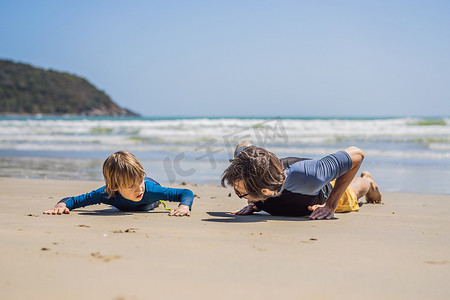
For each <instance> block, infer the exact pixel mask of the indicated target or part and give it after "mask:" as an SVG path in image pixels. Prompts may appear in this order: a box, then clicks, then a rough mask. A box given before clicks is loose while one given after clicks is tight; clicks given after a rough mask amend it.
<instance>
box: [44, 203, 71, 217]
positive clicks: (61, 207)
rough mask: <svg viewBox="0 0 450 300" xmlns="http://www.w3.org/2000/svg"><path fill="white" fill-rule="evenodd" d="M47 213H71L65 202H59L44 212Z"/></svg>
mask: <svg viewBox="0 0 450 300" xmlns="http://www.w3.org/2000/svg"><path fill="white" fill-rule="evenodd" d="M43 213H44V214H47V215H61V214H70V210H69V209H68V208H67V206H66V204H65V203H64V202H59V203H58V204H56V205H55V207H53V208H52V209H49V210H47V211H44V212H43Z"/></svg>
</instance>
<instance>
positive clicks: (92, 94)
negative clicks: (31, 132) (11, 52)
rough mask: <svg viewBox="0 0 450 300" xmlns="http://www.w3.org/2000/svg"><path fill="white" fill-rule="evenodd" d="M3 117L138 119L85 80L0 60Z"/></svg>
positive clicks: (0, 111) (0, 109)
mask: <svg viewBox="0 0 450 300" xmlns="http://www.w3.org/2000/svg"><path fill="white" fill-rule="evenodd" d="M0 113H1V114H50V115H65V114H69V115H100V116H119V115H136V114H135V113H133V112H131V111H129V110H127V109H125V108H121V107H119V106H118V105H117V104H116V103H114V102H113V101H112V100H111V99H110V97H109V96H108V95H106V94H105V93H104V92H103V91H100V90H98V89H97V88H96V87H95V86H93V85H92V84H91V83H89V82H88V81H87V80H86V79H84V78H81V77H78V76H75V75H72V74H68V73H63V72H57V71H53V70H44V69H40V68H35V67H33V66H31V65H27V64H23V63H15V62H12V61H8V60H0Z"/></svg>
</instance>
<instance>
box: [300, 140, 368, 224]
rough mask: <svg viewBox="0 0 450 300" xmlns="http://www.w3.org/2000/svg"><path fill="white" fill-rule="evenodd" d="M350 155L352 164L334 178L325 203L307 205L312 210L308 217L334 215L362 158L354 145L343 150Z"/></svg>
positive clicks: (362, 155)
mask: <svg viewBox="0 0 450 300" xmlns="http://www.w3.org/2000/svg"><path fill="white" fill-rule="evenodd" d="M344 151H345V152H347V153H348V155H349V156H350V159H351V162H352V166H351V168H350V170H348V171H347V172H346V173H344V174H342V175H341V176H339V177H338V178H337V179H336V184H335V185H334V188H333V190H332V191H331V193H330V195H329V196H328V199H327V201H326V203H325V204H324V205H323V206H322V205H321V206H315V207H314V208H313V207H308V208H309V209H310V210H313V212H312V213H311V215H310V217H309V218H310V219H314V220H319V219H331V218H332V217H334V211H335V210H336V208H337V206H338V204H339V200H340V199H341V197H342V195H343V194H344V192H345V190H346V189H347V187H348V186H349V184H350V182H351V181H352V180H353V178H354V177H355V175H356V173H357V172H358V170H359V167H360V166H361V164H362V162H363V160H364V152H363V151H362V150H361V149H359V148H356V147H349V148H347V149H345V150H344Z"/></svg>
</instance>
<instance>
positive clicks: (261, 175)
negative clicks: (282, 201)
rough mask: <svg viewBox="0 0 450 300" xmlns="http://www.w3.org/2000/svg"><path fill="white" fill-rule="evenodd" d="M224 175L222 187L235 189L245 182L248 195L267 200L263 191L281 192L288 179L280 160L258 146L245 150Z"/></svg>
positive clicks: (233, 160)
mask: <svg viewBox="0 0 450 300" xmlns="http://www.w3.org/2000/svg"><path fill="white" fill-rule="evenodd" d="M230 162H231V164H230V165H229V166H228V168H226V169H225V171H224V172H223V174H222V180H221V183H222V186H223V187H225V184H227V185H229V186H232V187H234V185H235V183H236V182H237V181H239V180H243V181H244V187H245V189H246V191H247V193H248V194H249V195H250V196H252V197H255V198H265V197H267V196H265V195H264V194H263V193H262V192H261V190H262V189H269V190H272V191H275V192H278V191H280V189H281V187H282V186H283V183H284V181H285V179H286V174H284V172H283V166H282V164H281V162H280V159H279V158H278V157H277V156H276V155H275V154H273V153H272V152H269V151H267V150H266V149H263V148H259V147H256V146H248V147H246V148H245V149H243V150H242V151H241V152H240V153H239V154H238V155H237V156H236V157H235V158H234V159H232V160H230Z"/></svg>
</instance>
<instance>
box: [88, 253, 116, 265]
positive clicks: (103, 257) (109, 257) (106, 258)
mask: <svg viewBox="0 0 450 300" xmlns="http://www.w3.org/2000/svg"><path fill="white" fill-rule="evenodd" d="M91 257H93V258H95V259H98V260H101V261H103V262H105V263H107V262H110V261H112V260H115V259H119V258H122V256H120V255H102V254H100V252H94V253H91Z"/></svg>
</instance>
